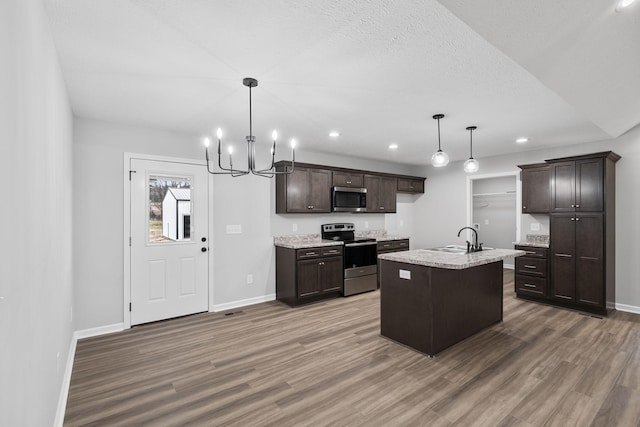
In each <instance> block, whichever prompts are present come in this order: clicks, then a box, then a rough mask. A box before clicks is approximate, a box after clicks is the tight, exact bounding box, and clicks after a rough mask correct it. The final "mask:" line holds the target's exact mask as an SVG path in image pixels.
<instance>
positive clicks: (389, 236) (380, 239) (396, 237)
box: [376, 234, 410, 242]
mask: <svg viewBox="0 0 640 427" xmlns="http://www.w3.org/2000/svg"><path fill="white" fill-rule="evenodd" d="M409 238H410V237H409V236H393V235H390V234H389V235H386V236H384V237H376V241H378V242H388V241H389V240H408V239H409Z"/></svg>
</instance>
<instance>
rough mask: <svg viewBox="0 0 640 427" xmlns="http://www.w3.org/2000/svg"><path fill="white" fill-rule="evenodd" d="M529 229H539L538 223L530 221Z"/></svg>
mask: <svg viewBox="0 0 640 427" xmlns="http://www.w3.org/2000/svg"><path fill="white" fill-rule="evenodd" d="M531 231H540V223H539V222H532V223H531Z"/></svg>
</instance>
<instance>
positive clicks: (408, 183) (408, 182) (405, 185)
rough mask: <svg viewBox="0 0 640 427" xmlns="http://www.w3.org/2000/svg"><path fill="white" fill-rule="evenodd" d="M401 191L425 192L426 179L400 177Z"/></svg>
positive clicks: (399, 190)
mask: <svg viewBox="0 0 640 427" xmlns="http://www.w3.org/2000/svg"><path fill="white" fill-rule="evenodd" d="M397 188H398V192H399V193H424V179H422V178H410V177H398V187H397Z"/></svg>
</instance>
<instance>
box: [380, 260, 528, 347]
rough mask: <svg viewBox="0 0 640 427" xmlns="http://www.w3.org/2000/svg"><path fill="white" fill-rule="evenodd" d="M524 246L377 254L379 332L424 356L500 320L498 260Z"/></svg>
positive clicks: (500, 271)
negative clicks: (457, 251) (468, 251)
mask: <svg viewBox="0 0 640 427" xmlns="http://www.w3.org/2000/svg"><path fill="white" fill-rule="evenodd" d="M524 254H525V252H524V251H520V250H511V249H491V250H486V251H481V252H475V253H471V254H464V253H447V252H439V251H435V250H429V249H417V250H411V251H404V252H396V253H390V254H384V255H379V256H378V259H379V261H380V272H379V274H380V333H381V335H382V336H384V337H387V338H390V339H392V340H394V341H397V342H399V343H401V344H404V345H407V346H409V347H411V348H413V349H415V350H418V351H420V352H422V353H425V354H427V355H429V356H434V355H435V354H437V353H439V352H441V351H442V350H444V349H446V348H448V347H450V346H452V345H454V344H456V343H458V342H460V341H462V340H464V339H465V338H467V337H469V336H471V335H473V334H475V333H477V332H479V331H481V330H482V329H484V328H486V327H488V326H490V325H493V324H494V323H497V322H500V321H502V287H503V285H502V274H503V272H502V263H503V260H505V259H507V258H512V257H516V256H521V255H524Z"/></svg>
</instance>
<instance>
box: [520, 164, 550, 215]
mask: <svg viewBox="0 0 640 427" xmlns="http://www.w3.org/2000/svg"><path fill="white" fill-rule="evenodd" d="M518 167H519V168H520V169H522V172H521V180H522V213H527V214H539V213H543V214H547V213H549V200H550V185H549V184H550V182H549V165H548V164H546V163H543V164H534V165H519V166H518Z"/></svg>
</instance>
